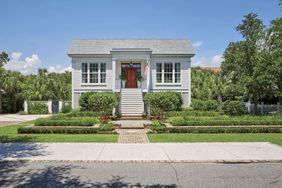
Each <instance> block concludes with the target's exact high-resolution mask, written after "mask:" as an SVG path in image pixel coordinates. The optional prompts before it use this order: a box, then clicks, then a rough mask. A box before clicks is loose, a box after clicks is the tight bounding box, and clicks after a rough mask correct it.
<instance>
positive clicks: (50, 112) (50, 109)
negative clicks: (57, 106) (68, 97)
mask: <svg viewBox="0 0 282 188" xmlns="http://www.w3.org/2000/svg"><path fill="white" fill-rule="evenodd" d="M47 104H48V114H52V100H51V99H49V100H48V103H47Z"/></svg>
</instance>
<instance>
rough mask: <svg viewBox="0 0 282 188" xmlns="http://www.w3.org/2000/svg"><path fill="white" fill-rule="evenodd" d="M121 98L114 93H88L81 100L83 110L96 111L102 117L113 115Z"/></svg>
mask: <svg viewBox="0 0 282 188" xmlns="http://www.w3.org/2000/svg"><path fill="white" fill-rule="evenodd" d="M118 101H119V97H118V95H117V94H115V93H112V92H100V93H99V92H87V93H83V94H82V95H81V97H80V99H79V104H80V107H81V110H88V111H94V112H96V113H97V114H99V115H100V116H101V117H102V116H105V115H107V114H111V113H112V109H113V108H114V107H115V106H117V105H118Z"/></svg>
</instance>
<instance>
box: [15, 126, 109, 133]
mask: <svg viewBox="0 0 282 188" xmlns="http://www.w3.org/2000/svg"><path fill="white" fill-rule="evenodd" d="M18 133H19V134H105V133H113V132H111V131H102V130H99V128H79V127H77V128H70V127H63V128H61V127H60V128H59V127H52V128H49V127H48V128H47V127H32V128H28V127H21V128H18Z"/></svg>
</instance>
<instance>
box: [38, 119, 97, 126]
mask: <svg viewBox="0 0 282 188" xmlns="http://www.w3.org/2000/svg"><path fill="white" fill-rule="evenodd" d="M98 122H99V119H98V118H97V117H94V118H92V117H83V118H69V119H49V118H39V119H36V120H35V122H34V125H35V126H93V125H94V124H95V123H98Z"/></svg>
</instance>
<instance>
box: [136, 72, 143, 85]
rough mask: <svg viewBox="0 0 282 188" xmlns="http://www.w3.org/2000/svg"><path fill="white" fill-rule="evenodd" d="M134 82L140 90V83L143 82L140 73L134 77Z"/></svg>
mask: <svg viewBox="0 0 282 188" xmlns="http://www.w3.org/2000/svg"><path fill="white" fill-rule="evenodd" d="M136 81H137V85H138V88H141V83H142V81H143V77H142V76H141V74H140V73H139V74H137V75H136Z"/></svg>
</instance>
